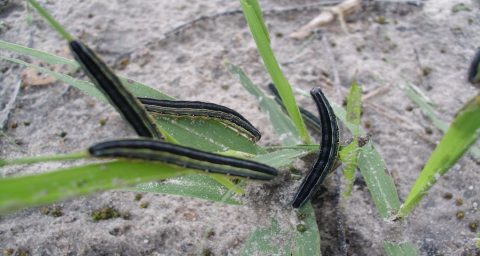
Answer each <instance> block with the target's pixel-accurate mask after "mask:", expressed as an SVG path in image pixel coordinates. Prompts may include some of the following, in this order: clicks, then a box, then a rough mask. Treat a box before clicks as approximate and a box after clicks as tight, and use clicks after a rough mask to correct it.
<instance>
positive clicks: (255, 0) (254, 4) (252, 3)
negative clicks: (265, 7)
mask: <svg viewBox="0 0 480 256" xmlns="http://www.w3.org/2000/svg"><path fill="white" fill-rule="evenodd" d="M246 2H247V3H248V4H249V5H250V6H251V7H252V9H253V10H254V11H255V15H256V17H257V18H258V20H259V24H260V25H261V26H262V29H263V33H264V34H265V37H266V38H267V39H268V43H270V33H269V32H268V28H267V24H266V23H265V19H264V18H263V13H262V9H261V8H260V3H259V2H258V0H246Z"/></svg>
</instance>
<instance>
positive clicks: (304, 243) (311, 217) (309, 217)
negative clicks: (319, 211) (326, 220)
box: [292, 203, 322, 256]
mask: <svg viewBox="0 0 480 256" xmlns="http://www.w3.org/2000/svg"><path fill="white" fill-rule="evenodd" d="M299 215H301V216H305V220H304V225H305V228H306V230H305V231H304V232H297V233H296V238H295V246H294V247H293V249H292V255H294V256H321V255H322V253H321V250H320V231H319V230H318V224H317V219H316V217H315V210H314V209H313V207H312V204H311V203H307V204H306V205H305V206H304V207H302V208H301V209H300V210H299ZM297 231H298V230H297Z"/></svg>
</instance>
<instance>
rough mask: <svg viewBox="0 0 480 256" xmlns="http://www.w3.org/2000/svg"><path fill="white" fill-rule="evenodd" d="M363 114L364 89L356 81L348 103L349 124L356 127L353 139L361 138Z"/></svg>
mask: <svg viewBox="0 0 480 256" xmlns="http://www.w3.org/2000/svg"><path fill="white" fill-rule="evenodd" d="M361 113H362V87H360V85H359V84H358V83H357V82H356V81H355V82H353V84H352V88H351V89H350V94H349V96H348V101H347V122H349V123H352V124H354V125H355V127H354V128H353V131H352V133H353V137H354V138H357V139H358V136H360V115H361Z"/></svg>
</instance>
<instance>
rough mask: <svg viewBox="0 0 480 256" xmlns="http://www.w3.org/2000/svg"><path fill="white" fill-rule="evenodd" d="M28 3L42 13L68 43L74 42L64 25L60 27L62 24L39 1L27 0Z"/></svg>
mask: <svg viewBox="0 0 480 256" xmlns="http://www.w3.org/2000/svg"><path fill="white" fill-rule="evenodd" d="M27 1H28V3H30V4H31V5H32V6H33V8H35V9H36V10H37V11H38V13H40V15H42V16H43V17H44V18H45V19H46V20H47V21H48V23H50V25H51V26H52V27H53V28H54V29H55V30H57V31H58V33H60V35H62V37H63V38H65V39H66V40H67V41H72V40H73V39H74V38H73V36H72V35H70V33H68V32H67V30H65V28H63V27H62V25H60V23H58V22H57V21H56V20H55V19H54V18H53V17H52V15H50V13H48V11H47V10H45V9H44V8H43V7H42V6H41V5H40V4H39V3H38V2H37V1H35V0H27Z"/></svg>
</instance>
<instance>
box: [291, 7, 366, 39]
mask: <svg viewBox="0 0 480 256" xmlns="http://www.w3.org/2000/svg"><path fill="white" fill-rule="evenodd" d="M361 3H362V0H345V1H343V2H341V3H340V4H337V5H335V6H333V7H330V8H325V9H324V10H323V11H322V12H321V13H320V15H318V16H317V17H315V18H314V19H313V20H311V21H310V22H309V23H308V24H306V25H305V26H303V27H301V28H300V29H298V30H297V31H295V32H293V33H291V34H290V35H289V37H290V38H293V39H298V40H302V39H305V38H306V37H308V36H309V35H311V34H312V32H313V31H314V30H315V29H316V28H318V27H321V26H324V25H327V24H328V23H331V22H332V21H334V20H335V18H336V17H338V20H339V21H340V24H341V25H342V29H343V30H344V31H345V32H348V29H347V25H346V23H345V18H346V17H347V16H348V15H350V14H352V13H353V12H355V11H356V10H358V9H360V7H361Z"/></svg>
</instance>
